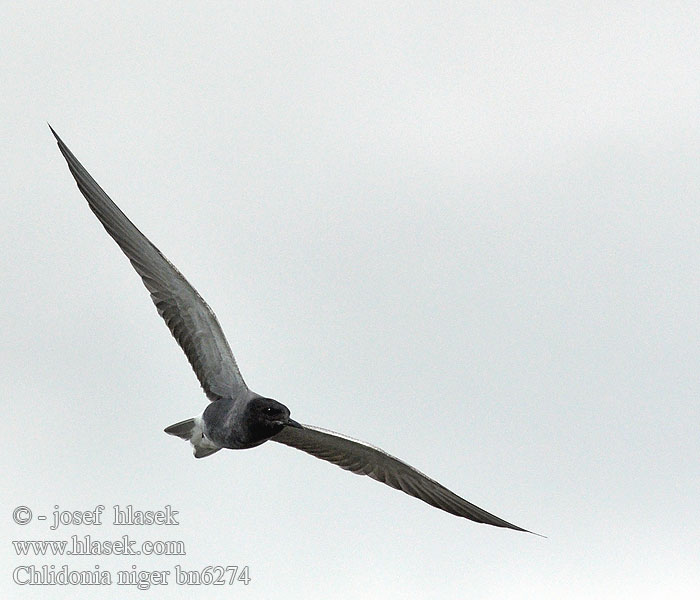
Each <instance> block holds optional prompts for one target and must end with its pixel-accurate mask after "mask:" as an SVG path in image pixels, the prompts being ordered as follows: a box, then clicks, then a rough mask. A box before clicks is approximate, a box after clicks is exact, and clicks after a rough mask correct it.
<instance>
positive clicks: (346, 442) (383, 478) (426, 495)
mask: <svg viewBox="0 0 700 600" xmlns="http://www.w3.org/2000/svg"><path fill="white" fill-rule="evenodd" d="M302 427H303V428H301V429H299V428H297V427H285V428H284V429H283V430H282V431H281V432H280V433H278V434H277V435H276V436H275V437H273V438H272V440H273V441H275V442H279V443H280V444H285V445H287V446H291V447H293V448H297V449H298V450H303V451H304V452H307V453H308V454H311V455H312V456H315V457H316V458H320V459H321V460H327V461H328V462H331V463H333V464H334V465H338V466H339V467H341V468H343V469H346V470H348V471H352V472H353V473H355V474H357V475H369V476H370V477H371V478H372V479H376V480H377V481H380V482H381V483H385V484H386V485H389V486H391V487H393V488H395V489H397V490H401V491H402V492H405V493H406V494H408V495H409V496H414V497H415V498H418V499H419V500H423V502H427V503H428V504H430V505H432V506H434V507H436V508H440V509H442V510H445V511H447V512H448V513H452V514H453V515H457V516H458V517H464V518H465V519H470V520H472V521H476V522H477V523H486V524H488V525H495V526H496V527H507V528H509V529H516V530H517V531H525V532H527V533H532V532H530V531H528V530H527V529H523V528H522V527H518V526H517V525H513V524H512V523H508V521H504V520H503V519H501V518H499V517H497V516H495V515H492V514H491V513H489V512H486V511H485V510H483V509H481V508H479V507H478V506H475V505H474V504H472V503H471V502H467V501H466V500H464V499H463V498H460V497H459V496H458V495H457V494H455V493H454V492H451V491H450V490H448V489H447V488H446V487H445V486H443V485H440V484H439V483H438V482H437V481H435V480H434V479H430V477H428V476H427V475H423V473H421V472H420V471H418V470H417V469H414V468H413V467H412V466H411V465H407V464H406V463H405V462H403V461H401V460H399V459H398V458H395V457H394V456H391V455H390V454H387V453H386V452H384V450H382V449H380V448H377V447H375V446H371V445H369V444H366V443H365V442H360V441H358V440H354V439H352V438H349V437H346V436H344V435H341V434H339V433H335V432H333V431H328V430H326V429H321V428H319V427H312V426H311V425H303V426H302ZM535 535H539V534H535Z"/></svg>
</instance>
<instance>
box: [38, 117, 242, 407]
mask: <svg viewBox="0 0 700 600" xmlns="http://www.w3.org/2000/svg"><path fill="white" fill-rule="evenodd" d="M49 127H50V128H51V126H50V125H49ZM51 132H52V133H53V135H54V137H55V138H56V141H57V142H58V147H59V149H60V150H61V153H62V154H63V157H64V158H65V159H66V162H67V163H68V168H69V169H70V171H71V173H72V174H73V177H74V178H75V181H76V183H77V184H78V189H79V190H80V191H81V192H82V194H83V196H85V199H86V200H87V202H88V204H89V205H90V208H91V209H92V212H94V213H95V215H97V218H98V219H99V220H100V222H101V223H102V225H103V226H104V228H105V229H106V230H107V233H109V235H111V236H112V238H113V239H114V241H115V242H117V244H119V247H120V248H121V249H122V252H124V254H126V256H127V257H128V259H129V260H130V261H131V264H132V265H133V266H134V269H136V271H137V273H138V274H139V275H140V276H141V279H142V280H143V283H144V285H145V286H146V288H147V289H148V291H149V292H150V293H151V298H152V299H153V303H154V304H155V305H156V308H157V309H158V314H160V316H161V317H163V319H164V320H165V323H166V325H167V326H168V328H169V329H170V332H171V333H172V334H173V337H174V338H175V339H176V340H177V343H178V344H180V347H181V348H182V349H183V350H184V351H185V354H186V355H187V359H188V360H189V361H190V364H191V365H192V368H193V369H194V372H195V373H196V375H197V378H198V379H199V382H200V383H201V384H202V388H203V389H204V391H205V393H206V394H207V397H208V398H209V399H210V400H217V399H219V398H231V397H235V396H236V395H238V394H239V393H240V392H241V391H244V390H247V389H248V388H247V386H246V384H245V382H244V381H243V377H241V373H240V371H239V370H238V365H236V360H235V358H234V357H233V353H232V352H231V348H230V347H229V345H228V342H227V341H226V338H225V337H224V333H223V331H221V326H220V325H219V321H218V320H217V319H216V315H215V314H214V312H213V311H212V310H211V308H209V306H208V305H207V303H206V302H205V301H204V300H203V299H202V297H201V296H200V295H199V294H198V293H197V290H195V289H194V288H193V287H192V286H191V285H190V284H189V283H188V282H187V280H186V279H185V278H184V277H183V276H182V274H181V273H180V272H179V271H178V270H177V269H176V268H175V267H174V266H173V265H172V264H171V263H170V261H169V260H168V259H167V258H165V256H163V255H162V254H161V252H160V250H158V248H156V247H155V246H154V245H153V244H152V243H151V242H150V241H149V240H148V238H146V236H145V235H143V234H142V233H141V232H140V231H139V230H138V229H137V228H136V226H135V225H134V224H133V223H132V222H131V221H130V220H129V219H128V218H127V216H126V215H125V214H124V213H123V212H122V211H121V210H119V207H118V206H117V205H116V204H114V202H112V200H111V199H110V197H109V196H108V195H107V194H106V193H105V192H104V190H103V189H102V188H101V187H100V186H99V185H98V184H97V182H96V181H95V180H94V179H93V178H92V177H91V176H90V174H89V173H88V172H87V171H86V170H85V167H83V165H81V164H80V162H79V161H78V159H77V158H75V156H74V155H73V153H72V152H71V151H70V150H69V149H68V147H67V146H66V145H65V144H64V143H63V141H62V140H61V138H60V137H58V135H57V134H56V132H55V131H54V130H53V128H51Z"/></svg>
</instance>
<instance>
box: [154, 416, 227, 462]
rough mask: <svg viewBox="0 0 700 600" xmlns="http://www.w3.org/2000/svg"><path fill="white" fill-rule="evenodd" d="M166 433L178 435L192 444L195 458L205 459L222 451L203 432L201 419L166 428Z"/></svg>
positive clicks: (181, 422)
mask: <svg viewBox="0 0 700 600" xmlns="http://www.w3.org/2000/svg"><path fill="white" fill-rule="evenodd" d="M165 433H168V434H170V435H176V436H177V437H179V438H182V439H183V440H187V441H188V442H190V444H192V451H193V453H194V457H195V458H204V457H205V456H209V455H210V454H214V452H218V451H219V450H221V447H220V446H217V445H216V444H214V443H213V442H212V441H211V440H210V439H209V438H207V437H206V436H205V435H204V432H203V431H202V419H201V417H194V418H193V419H185V420H184V421H180V422H179V423H175V424H174V425H171V426H170V427H166V428H165Z"/></svg>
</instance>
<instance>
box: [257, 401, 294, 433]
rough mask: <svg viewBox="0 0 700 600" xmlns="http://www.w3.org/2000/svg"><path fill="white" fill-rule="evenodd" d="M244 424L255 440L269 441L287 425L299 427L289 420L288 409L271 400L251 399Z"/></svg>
mask: <svg viewBox="0 0 700 600" xmlns="http://www.w3.org/2000/svg"><path fill="white" fill-rule="evenodd" d="M246 422H247V424H248V428H249V432H250V433H251V434H252V436H253V437H254V438H255V439H256V440H266V439H269V438H271V437H272V436H273V435H275V434H277V433H279V432H280V431H282V429H284V427H286V426H287V425H289V426H292V427H299V424H298V423H297V422H296V421H293V420H291V419H290V418H289V409H288V408H287V407H286V406H285V405H284V404H282V403H281V402H277V400H273V399H272V398H260V397H258V398H253V399H252V400H251V401H250V402H249V403H248V406H247V407H246Z"/></svg>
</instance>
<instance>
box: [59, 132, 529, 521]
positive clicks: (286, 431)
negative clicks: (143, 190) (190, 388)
mask: <svg viewBox="0 0 700 600" xmlns="http://www.w3.org/2000/svg"><path fill="white" fill-rule="evenodd" d="M49 128H50V129H51V132H52V133H53V135H54V137H55V138H56V141H57V142H58V147H59V149H60V151H61V153H62V154H63V157H64V158H65V159H66V162H67V163H68V168H69V169H70V172H71V173H72V175H73V177H74V178H75V181H76V183H77V184H78V189H79V190H80V191H81V193H82V194H83V196H85V199H86V200H87V202H88V205H89V206H90V208H91V209H92V212H94V213H95V215H96V216H97V218H98V219H99V220H100V222H101V223H102V225H103V226H104V228H105V229H106V230H107V233H109V235H110V236H112V238H113V239H114V241H115V242H117V244H118V245H119V247H120V248H121V249H122V252H124V254H126V256H127V258H128V259H129V260H130V261H131V264H132V265H133V267H134V269H136V272H137V273H138V274H139V275H140V276H141V279H142V280H143V283H144V285H145V286H146V288H147V289H148V291H149V292H150V294H151V299H152V300H153V303H154V304H155V305H156V308H157V310H158V314H159V315H160V316H161V317H163V319H164V320H165V323H166V325H167V326H168V328H169V329H170V332H171V333H172V335H173V337H174V338H175V339H176V340H177V343H178V344H179V345H180V347H181V348H182V349H183V350H184V352H185V354H186V355H187V359H188V360H189V362H190V365H192V368H193V369H194V372H195V374H196V375H197V378H198V379H199V382H200V383H201V385H202V389H203V390H204V393H205V394H206V395H207V397H208V398H209V400H210V403H209V404H208V405H207V407H206V409H205V410H204V412H202V414H201V415H199V416H197V417H194V418H192V419H186V420H184V421H180V422H179V423H175V424H174V425H171V426H170V427H167V428H166V429H165V432H166V433H169V434H171V435H175V436H177V437H180V438H182V439H184V440H187V441H189V442H190V443H191V444H192V448H193V452H194V456H195V457H196V458H204V457H205V456H209V455H211V454H214V453H215V452H218V451H219V450H221V449H222V448H230V449H234V450H235V449H241V448H252V447H255V446H259V445H260V444H262V443H264V442H266V441H268V440H272V441H273V442H277V443H279V444H285V445H287V446H291V447H293V448H297V449H299V450H302V451H304V452H307V453H308V454H311V455H312V456H315V457H316V458H320V459H321V460H325V461H328V462H331V463H333V464H335V465H338V466H339V467H341V468H343V469H346V470H348V471H351V472H353V473H356V474H358V475H368V476H369V477H371V478H372V479H375V480H377V481H379V482H381V483H384V484H386V485H389V486H391V487H393V488H395V489H397V490H401V491H402V492H405V493H406V494H408V495H410V496H414V497H415V498H418V499H419V500H422V501H423V502H427V503H428V504H430V505H431V506H434V507H436V508H439V509H441V510H444V511H446V512H448V513H451V514H453V515H457V516H458V517H464V518H465V519H470V520H472V521H476V522H477V523H486V524H488V525H495V526H496V527H506V528H509V529H515V530H517V531H525V532H527V533H532V532H529V531H528V530H527V529H523V528H522V527H518V526H517V525H513V524H512V523H509V522H508V521H505V520H503V519H501V518H500V517H497V516H495V515H492V514H491V513H489V512H487V511H485V510H483V509H482V508H479V507H478V506H475V505H474V504H472V503H471V502H467V501H466V500H464V499H463V498H460V497H459V496H458V495H457V494H455V493H454V492H452V491H450V490H448V489H447V488H446V487H444V486H443V485H441V484H439V483H438V482H437V481H435V480H433V479H431V478H430V477H428V476H427V475H424V474H423V473H421V472H420V471H418V470H417V469H415V468H413V467H412V466H410V465H408V464H406V463H405V462H403V461H401V460H399V459H398V458H395V457H394V456H391V455H390V454H388V453H386V452H384V450H381V449H380V448H377V447H376V446H372V445H370V444H367V443H365V442H361V441H359V440H355V439H352V438H350V437H347V436H345V435H342V434H340V433H336V432H334V431H329V430H327V429H321V428H320V427H314V426H311V425H301V424H299V423H297V422H296V421H294V420H293V419H291V418H290V413H289V409H288V408H287V407H286V406H285V405H284V404H281V403H280V402H277V401H276V400H273V399H271V398H265V397H263V396H260V395H259V394H256V393H255V392H253V391H252V390H251V389H250V388H248V386H247V385H246V383H245V381H243V377H242V376H241V372H240V371H239V369H238V365H237V364H236V360H235V359H234V357H233V353H232V352H231V348H230V346H229V344H228V342H227V340H226V337H225V336H224V333H223V331H222V330H221V326H220V325H219V321H218V320H217V318H216V315H215V314H214V312H213V311H212V310H211V308H209V305H208V304H207V303H206V302H205V301H204V300H203V299H202V297H201V296H200V295H199V294H198V293H197V290H195V289H194V288H193V287H192V286H191V285H190V284H189V283H188V282H187V280H186V279H185V278H184V277H183V276H182V274H181V273H180V271H178V270H177V269H176V268H175V266H174V265H172V264H171V263H170V261H169V260H168V259H167V258H165V256H164V255H163V254H162V253H161V252H160V250H158V248H156V247H155V246H154V245H153V244H152V243H151V242H150V241H149V240H148V238H146V236H144V235H143V234H142V233H141V232H140V231H139V230H138V229H137V228H136V226H135V225H134V224H133V223H132V222H131V221H130V220H129V219H128V218H127V216H126V215H125V214H124V213H123V212H122V211H121V210H120V209H119V208H118V207H117V205H116V204H115V203H114V202H112V200H111V199H110V197H109V196H108V195H107V194H106V193H105V192H104V190H103V189H102V188H101V187H100V186H99V185H98V184H97V182H96V181H95V180H94V179H93V178H92V177H91V176H90V174H89V173H88V172H87V171H86V170H85V167H83V165H82V164H81V163H80V162H79V161H78V159H77V158H75V156H74V155H73V153H72V152H71V151H70V150H69V149H68V147H67V146H66V145H65V144H64V143H63V141H62V140H61V138H60V137H59V136H58V134H56V132H55V131H54V130H53V128H52V127H51V126H50V125H49ZM536 535H538V534H536Z"/></svg>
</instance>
